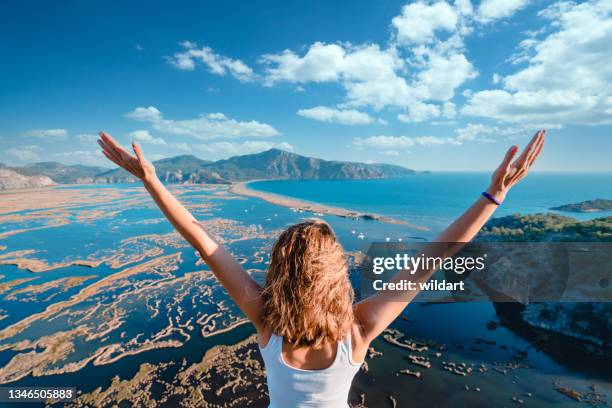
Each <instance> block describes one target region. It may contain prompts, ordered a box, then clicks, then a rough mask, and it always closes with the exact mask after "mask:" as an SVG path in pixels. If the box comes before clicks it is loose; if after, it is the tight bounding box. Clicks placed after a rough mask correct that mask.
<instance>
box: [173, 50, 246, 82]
mask: <svg viewBox="0 0 612 408" xmlns="http://www.w3.org/2000/svg"><path fill="white" fill-rule="evenodd" d="M180 45H181V47H183V48H184V50H183V51H182V52H177V53H175V54H174V55H173V56H172V57H168V58H167V60H168V62H170V64H172V65H173V66H175V67H176V68H178V69H181V70H185V71H193V70H194V69H195V67H196V63H197V62H201V63H203V64H204V65H206V66H207V67H208V70H209V71H210V72H211V73H213V74H215V75H225V74H227V73H229V74H230V75H232V76H233V77H235V78H236V79H238V80H239V81H243V82H247V81H251V80H253V79H254V73H253V70H252V69H251V68H250V67H249V66H248V65H247V64H245V63H244V62H242V61H241V60H239V59H232V58H228V57H225V56H223V55H219V54H217V53H215V52H214V51H213V50H212V48H210V47H206V46H203V47H202V48H197V44H195V43H193V42H190V41H183V42H181V43H180Z"/></svg>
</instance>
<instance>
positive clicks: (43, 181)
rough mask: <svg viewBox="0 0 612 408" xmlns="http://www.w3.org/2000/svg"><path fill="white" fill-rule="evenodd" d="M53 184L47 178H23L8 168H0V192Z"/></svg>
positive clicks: (53, 183) (23, 176)
mask: <svg viewBox="0 0 612 408" xmlns="http://www.w3.org/2000/svg"><path fill="white" fill-rule="evenodd" d="M53 185H55V182H54V181H53V180H51V179H50V178H49V177H47V176H25V175H23V174H19V173H17V172H16V171H14V170H11V169H8V168H0V190H16V189H21V188H37V187H47V186H53Z"/></svg>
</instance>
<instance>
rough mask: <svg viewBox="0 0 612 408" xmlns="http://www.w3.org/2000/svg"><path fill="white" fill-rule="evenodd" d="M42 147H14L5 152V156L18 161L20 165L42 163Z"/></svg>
mask: <svg viewBox="0 0 612 408" xmlns="http://www.w3.org/2000/svg"><path fill="white" fill-rule="evenodd" d="M39 151H40V147H38V146H34V145H29V146H22V147H13V148H10V149H6V150H5V151H4V153H5V155H6V156H8V157H9V158H11V159H13V160H16V161H18V162H20V163H31V162H37V161H40V160H41V158H40V155H39Z"/></svg>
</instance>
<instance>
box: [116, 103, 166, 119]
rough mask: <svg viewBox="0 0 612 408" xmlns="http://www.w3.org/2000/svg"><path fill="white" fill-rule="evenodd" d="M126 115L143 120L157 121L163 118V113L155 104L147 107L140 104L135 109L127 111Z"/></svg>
mask: <svg viewBox="0 0 612 408" xmlns="http://www.w3.org/2000/svg"><path fill="white" fill-rule="evenodd" d="M125 117H126V118H130V119H134V120H139V121H142V122H157V121H159V120H161V119H162V114H161V112H160V111H159V110H158V109H157V108H156V107H155V106H149V107H147V108H144V107H140V106H139V107H138V108H136V109H134V110H133V111H131V112H128V113H126V114H125Z"/></svg>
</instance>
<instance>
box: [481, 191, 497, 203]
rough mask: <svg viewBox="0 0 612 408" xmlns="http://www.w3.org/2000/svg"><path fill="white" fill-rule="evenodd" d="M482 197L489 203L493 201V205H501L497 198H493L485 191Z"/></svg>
mask: <svg viewBox="0 0 612 408" xmlns="http://www.w3.org/2000/svg"><path fill="white" fill-rule="evenodd" d="M482 195H483V196H484V197H486V198H488V199H489V201H491V202H492V203H493V204H497V205H501V201H498V200H497V199H496V198H495V197H493V196H492V195H491V194H489V193H487V192H486V191H483V192H482Z"/></svg>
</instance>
